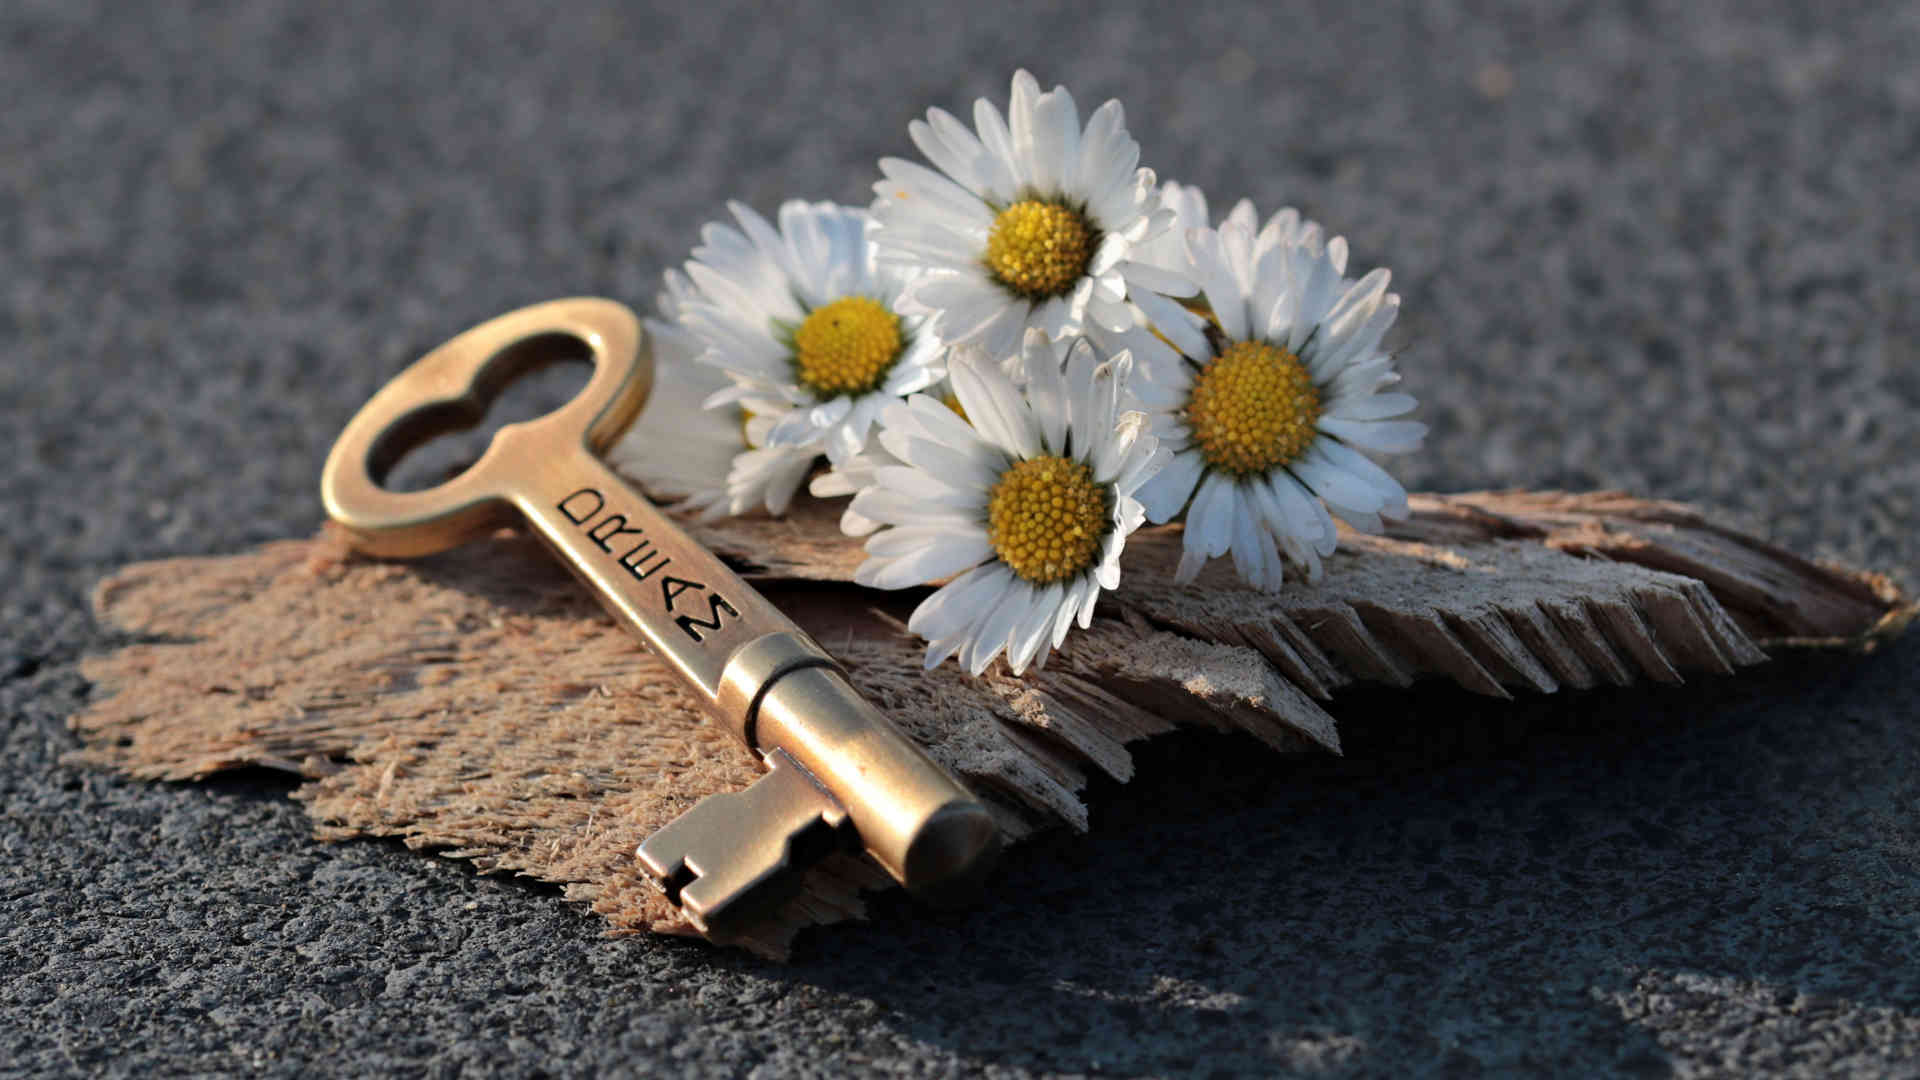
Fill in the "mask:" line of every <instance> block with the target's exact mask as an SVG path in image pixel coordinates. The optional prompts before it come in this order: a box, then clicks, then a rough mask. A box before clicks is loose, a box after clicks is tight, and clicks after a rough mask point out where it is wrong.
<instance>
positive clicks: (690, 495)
mask: <svg viewBox="0 0 1920 1080" xmlns="http://www.w3.org/2000/svg"><path fill="white" fill-rule="evenodd" d="M697 295H698V292H697V290H696V289H695V288H694V286H693V284H692V282H690V281H689V280H688V279H687V278H686V277H685V276H683V275H681V274H680V273H678V272H676V271H673V270H669V271H667V274H666V289H665V291H663V292H661V294H660V295H659V297H658V299H657V301H656V303H657V305H658V307H659V308H660V312H661V315H662V316H663V318H659V319H651V318H650V319H647V320H646V329H647V337H648V339H649V340H650V341H651V342H652V345H653V370H654V374H653V391H652V393H651V394H649V395H648V397H647V404H646V407H645V408H644V409H642V410H641V412H640V416H639V418H638V419H636V420H635V421H634V422H633V424H632V425H631V426H630V427H628V428H627V430H626V431H625V432H624V433H623V434H622V435H621V436H620V438H619V440H618V441H616V442H615V443H614V445H613V447H612V448H611V449H610V450H608V452H607V460H608V462H609V463H610V464H611V465H612V466H613V467H614V469H615V470H617V471H618V472H620V473H621V474H622V475H624V476H627V477H628V478H630V479H632V480H634V481H635V482H637V483H639V484H640V486H641V487H643V488H645V489H646V491H647V492H648V494H650V495H653V496H654V497H655V498H660V499H674V500H678V501H677V502H676V503H675V507H676V509H688V510H694V511H697V512H699V514H700V516H701V518H702V519H703V520H711V519H713V518H718V517H725V516H727V515H730V514H741V513H745V512H747V511H748V510H751V509H754V508H755V507H765V508H766V511H767V512H768V513H770V514H781V513H785V512H786V509H787V505H788V504H789V503H791V502H792V501H793V496H794V493H795V492H796V491H798V490H799V489H800V485H801V484H802V483H803V482H804V481H805V480H806V478H807V472H808V471H809V470H810V469H811V468H812V467H813V463H814V460H815V459H816V458H818V457H819V453H818V451H817V450H815V449H812V448H798V449H796V448H792V447H770V446H767V445H766V439H767V434H768V432H769V431H770V430H771V429H772V428H773V427H774V426H775V425H776V424H777V423H778V421H779V416H778V415H777V414H776V415H758V414H755V415H748V414H747V413H746V412H745V411H744V410H742V409H741V408H739V407H737V406H732V405H726V406H721V407H718V408H713V409H708V408H703V407H702V402H703V401H705V400H706V399H707V398H708V397H710V396H712V395H714V394H716V393H718V392H720V391H722V390H724V389H725V388H726V386H727V379H726V376H724V375H722V374H721V373H720V372H719V371H716V370H715V369H713V368H711V367H708V366H707V365H705V364H702V363H699V362H697V360H696V357H698V356H699V355H700V353H701V352H702V351H703V349H704V346H703V345H702V344H701V343H700V342H699V341H698V340H697V339H696V338H695V337H694V336H693V334H692V333H691V332H689V331H688V329H687V328H686V326H685V325H684V324H683V323H682V321H681V319H682V316H683V315H684V313H685V309H686V306H687V304H688V303H689V301H691V300H693V299H694V298H696V297H697Z"/></svg>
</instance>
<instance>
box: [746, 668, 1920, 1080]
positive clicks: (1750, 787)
mask: <svg viewBox="0 0 1920 1080" xmlns="http://www.w3.org/2000/svg"><path fill="white" fill-rule="evenodd" d="M1916 661H1920V640H1916V639H1914V638H1908V639H1907V640H1906V641H1904V642H1898V643H1895V645H1894V646H1893V647H1891V648H1887V649H1884V650H1882V652H1881V653H1880V654H1878V655H1874V656H1871V657H1864V658H1863V657H1855V656H1850V655H1833V654H1825V655H1797V656H1789V657H1787V658H1786V659H1784V660H1782V661H1779V662H1776V663H1774V664H1771V665H1768V666H1767V667H1765V668H1762V669H1759V670H1756V671H1752V672H1749V673H1746V674H1743V675H1742V676H1740V677H1738V678H1722V679H1709V680H1704V681H1700V682H1696V683H1693V684H1690V685H1688V686H1686V687H1682V688H1679V689H1651V690H1635V691H1620V690H1607V691H1595V692H1587V693H1569V694H1562V695H1555V696H1545V697H1540V696H1536V697H1532V698H1528V699H1525V700H1522V701H1518V702H1513V703H1506V702H1495V701H1490V700H1487V699H1484V698H1479V697H1473V696H1470V695H1467V694H1464V693H1459V692H1454V691H1451V690H1439V689H1435V688H1427V687H1420V688H1418V689H1417V692H1413V693H1402V692H1393V691H1377V692H1363V693H1356V694H1352V695H1348V696H1344V697H1342V698H1341V699H1340V700H1339V701H1338V702H1337V703H1336V707H1335V712H1336V715H1338V716H1339V717H1340V718H1341V721H1342V727H1343V731H1345V732H1346V733H1347V734H1346V738H1347V742H1346V747H1347V756H1346V757H1345V758H1344V759H1340V760H1334V759H1321V758H1301V759H1281V758H1276V757H1274V756H1273V755H1271V754H1269V753H1266V752H1265V751H1264V750H1263V749H1262V748H1261V747H1260V746H1259V745H1257V744H1256V743H1254V742H1253V741H1252V740H1251V739H1248V738H1243V737H1237V736H1236V737H1229V736H1212V735H1205V736H1203V735H1183V736H1175V737H1169V738H1165V739H1162V740H1159V741H1156V742H1154V743H1152V744H1151V745H1149V746H1147V747H1145V748H1144V749H1143V750H1141V751H1140V753H1139V754H1138V766H1139V769H1138V775H1137V776H1136V777H1135V779H1134V780H1133V781H1132V782H1131V783H1129V784H1126V785H1124V786H1122V785H1119V784H1116V783H1113V782H1104V783H1100V784H1098V785H1096V787H1095V789H1094V790H1093V791H1092V792H1091V803H1092V806H1093V810H1094V813H1093V821H1094V825H1093V831H1092V832H1091V834H1090V835H1087V836H1071V835H1056V836H1050V837H1045V838H1042V839H1041V840H1038V841H1036V842H1033V843H1030V844H1027V845H1024V846H1023V847H1021V848H1019V849H1017V850H1015V851H1014V852H1012V853H1011V854H1010V855H1009V857H1008V858H1007V860H1006V862H1005V864H1004V865H1003V867H1002V868H1001V870H1000V872H999V880H998V886H997V889H998V891H997V894H996V895H995V897H994V898H993V899H991V900H990V901H989V902H988V903H987V904H986V905H985V906H983V907H982V908H980V909H977V910H974V911H970V912H963V913H958V914H942V913H937V912H929V911H927V910H925V909H923V908H921V907H918V906H917V905H914V904H912V903H911V902H908V901H906V900H904V899H903V898H900V897H883V898H881V899H880V901H879V902H878V903H877V905H876V911H875V914H874V923H875V924H876V925H872V926H869V927H865V928H859V929H836V930H828V931H816V932H814V933H813V934H812V935H811V936H810V937H808V938H805V939H803V940H802V942H801V947H800V951H799V954H798V957H797V960H796V963H795V965H794V966H793V967H791V968H788V969H763V970H762V974H763V975H765V976H767V977H769V978H773V979H777V980H790V981H795V982H802V983H810V984H813V985H816V986H819V987H821V988H825V989H831V990H838V991H842V992H845V993H848V994H855V995H860V996H865V997H871V998H873V999H874V1000H876V1001H877V1002H879V1003H880V1004H881V1005H882V1006H883V1007H884V1008H886V1009H888V1010H890V1011H891V1012H893V1013H894V1014H896V1015H897V1017H898V1020H897V1023H899V1024H901V1025H903V1026H904V1028H905V1030H906V1032H907V1033H909V1034H911V1035H912V1036H914V1037H916V1038H919V1039H924V1040H927V1041H929V1042H932V1043H935V1044H939V1045H944V1046H948V1047H950V1048H952V1049H954V1050H956V1051H958V1052H961V1053H964V1054H969V1055H981V1056H985V1057H988V1058H990V1059H993V1060H998V1061H1000V1062H1003V1063H1006V1064H1018V1065H1027V1066H1031V1067H1036V1068H1059V1069H1075V1070H1079V1069H1094V1068H1100V1067H1105V1068H1109V1069H1119V1070H1122V1071H1129V1072H1131V1071H1139V1070H1149V1071H1178V1072H1187V1071H1195V1072H1198V1073H1201V1074H1204V1073H1206V1072H1208V1071H1209V1070H1211V1069H1216V1068H1219V1069H1224V1070H1227V1071H1229V1072H1242V1071H1246V1070H1255V1071H1260V1070H1268V1071H1270V1070H1272V1069H1274V1068H1275V1067H1276V1066H1282V1067H1284V1066H1291V1067H1295V1068H1302V1069H1307V1070H1318V1069H1322V1068H1332V1069H1334V1070H1335V1071H1342V1067H1348V1068H1353V1067H1357V1068H1363V1069H1367V1070H1369V1071H1372V1070H1377V1069H1387V1068H1392V1069H1395V1070H1398V1069H1400V1068H1422V1067H1438V1068H1440V1069H1442V1070H1443V1071H1444V1070H1446V1069H1447V1068H1448V1067H1449V1066H1452V1065H1457V1066H1460V1067H1473V1068H1478V1067H1483V1066H1487V1065H1509V1066H1518V1067H1526V1066H1529V1065H1531V1066H1535V1067H1553V1068H1555V1069H1560V1070H1565V1069H1567V1068H1569V1067H1573V1068H1577V1069H1579V1070H1581V1071H1591V1072H1600V1071H1604V1072H1610V1073H1618V1072H1628V1073H1634V1072H1641V1071H1653V1072H1656V1073H1664V1072H1666V1071H1667V1068H1668V1066H1667V1064H1666V1061H1667V1059H1666V1058H1665V1056H1664V1055H1663V1054H1662V1052H1661V1050H1660V1047H1659V1044H1658V1043H1657V1041H1656V1040H1655V1038H1654V1033H1653V1032H1652V1031H1651V1030H1648V1029H1646V1028H1644V1027H1636V1026H1635V1025H1633V1024H1631V1023H1629V1022H1628V1021H1627V1020H1626V1019H1624V1018H1623V1009H1624V1008H1625V1007H1626V1002H1627V1001H1628V1000H1629V999H1630V998H1632V996H1633V995H1634V993H1635V989H1634V987H1635V984H1636V981H1638V980H1642V979H1645V978H1648V977H1652V978H1654V979H1655V980H1656V981H1658V980H1659V979H1662V978H1665V979H1671V978H1672V977H1674V976H1675V974H1676V973H1679V974H1683V975H1684V974H1687V973H1695V974H1703V975H1706V976H1711V977H1715V978H1730V979H1733V980H1735V981H1736V982H1738V983H1740V984H1742V985H1745V984H1749V983H1751V984H1755V985H1759V986H1762V987H1773V988H1775V992H1776V993H1777V995H1778V996H1779V999H1780V1004H1781V1005H1782V1007H1786V1006H1787V1005H1788V1003H1789V1002H1792V1001H1799V1002H1803V1003H1804V1002H1809V1001H1811V1002H1816V1003H1817V1002H1827V1003H1829V1004H1836V1003H1837V1004H1843V1005H1859V1006H1868V1007H1873V1006H1880V1007H1888V1008H1892V1009H1895V1010H1898V1011H1903V1012H1909V1013H1911V1012H1915V1011H1920V974H1916V971H1920V967H1917V966H1916V963H1915V961H1916V959H1917V955H1916V953H1917V950H1916V945H1915V940H1916V935H1915V933H1914V928H1915V924H1914V920H1913V916H1912V913H1913V912H1914V911H1916V910H1920V858H1917V857H1916V856H1917V854H1920V853H1916V852H1915V850H1914V849H1913V846H1912V844H1911V842H1910V841H1907V840H1903V839H1901V837H1903V836H1904V835H1907V834H1908V833H1910V829H1908V830H1901V831H1896V830H1895V829H1893V828H1890V827H1883V826H1888V825H1891V824H1892V823H1894V822H1896V821H1899V820H1905V821H1907V822H1909V823H1910V822H1911V821H1912V819H1913V814H1914V813H1915V811H1916V810H1920V781H1916V776H1920V769H1916V768H1915V765H1916V764H1917V763H1920V729H1917V728H1916V723H1915V721H1916V719H1920V716H1916V706H1915V705H1913V704H1912V702H1913V700H1914V699H1915V693H1914V691H1915V690H1916V686H1915V681H1916V680H1915V676H1914V673H1915V670H1916V667H1917V666H1920V665H1917V664H1916Z"/></svg>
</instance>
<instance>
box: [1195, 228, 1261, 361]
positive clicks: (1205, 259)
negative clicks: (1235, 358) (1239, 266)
mask: <svg viewBox="0 0 1920 1080" xmlns="http://www.w3.org/2000/svg"><path fill="white" fill-rule="evenodd" d="M1187 258H1188V259H1189V260H1190V261H1191V263H1192V266H1193V279H1194V281H1195V282H1196V283H1197V284H1198V285H1199V286H1200V293H1201V294H1202V295H1203V296H1205V297H1206V298H1207V304H1208V306H1209V307H1211V308H1212V309H1213V316H1214V318H1216V319H1218V320H1220V329H1221V332H1222V333H1224V334H1226V336H1227V337H1228V338H1229V339H1231V340H1234V341H1238V340H1240V339H1242V338H1244V337H1246V336H1247V301H1246V297H1245V296H1244V295H1242V293H1241V291H1240V283H1239V281H1238V280H1237V279H1236V278H1235V277H1234V273H1233V267H1232V266H1231V265H1229V264H1228V262H1227V254H1226V251H1225V250H1224V249H1223V248H1222V247H1221V245H1220V234H1219V233H1217V232H1214V231H1213V230H1212V229H1190V230H1188V231H1187Z"/></svg>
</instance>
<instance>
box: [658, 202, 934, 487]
mask: <svg viewBox="0 0 1920 1080" xmlns="http://www.w3.org/2000/svg"><path fill="white" fill-rule="evenodd" d="M728 209H729V210H731V211H733V216H734V218H735V219H736V220H737V221H738V222H739V223H740V228H738V229H735V228H732V227H730V226H727V225H722V224H719V223H714V224H710V225H708V226H707V227H706V229H704V230H703V231H702V234H701V241H702V243H701V246H700V247H697V248H695V249H694V251H693V259H692V261H690V262H688V263H687V273H688V275H689V276H690V277H691V278H692V279H693V282H694V284H695V285H696V286H698V287H699V290H700V292H701V294H702V295H701V296H700V297H698V298H695V299H693V300H690V301H689V302H688V303H687V304H686V311H685V315H684V319H685V322H686V325H687V328H688V329H689V330H691V331H692V332H693V335H694V337H696V338H697V339H698V340H699V341H700V342H701V343H702V344H703V345H704V346H705V349H704V351H703V352H702V353H701V360H702V361H703V362H705V363H708V364H711V365H713V366H714V367H716V368H719V369H720V370H722V371H724V372H726V373H727V375H728V377H729V378H730V379H732V381H733V385H732V386H730V387H726V388H723V389H722V390H721V391H720V392H719V393H716V394H715V395H713V396H712V397H711V398H710V399H709V403H710V404H714V405H724V404H730V403H738V404H740V405H742V406H743V407H745V408H746V409H747V410H748V411H749V412H752V413H754V414H755V415H778V416H779V417H780V419H779V420H778V421H777V422H776V423H774V424H773V425H772V426H771V427H770V428H769V429H768V431H767V434H766V436H765V445H766V446H768V447H794V446H805V445H815V444H817V445H819V446H820V447H821V448H822V449H824V450H825V451H826V453H827V456H828V457H829V458H830V459H831V460H834V461H841V460H844V459H845V458H848V457H851V456H853V455H854V454H857V453H859V452H860V450H861V448H863V447H864V446H866V443H867V433H868V431H869V429H871V427H872V426H873V421H874V418H875V417H876V416H878V415H879V413H880V409H881V408H882V407H883V406H884V405H885V404H886V403H887V402H889V401H893V400H895V399H896V398H899V397H901V396H902V395H905V394H910V393H913V392H914V391H916V390H921V389H924V388H926V387H927V386H930V385H932V384H933V383H934V382H936V381H938V380H939V379H940V377H941V376H942V375H943V374H944V368H943V367H942V366H941V362H940V361H941V351H940V349H939V343H938V341H936V340H935V339H934V337H933V336H932V335H931V334H925V333H921V332H919V331H920V327H919V320H918V319H914V318H905V317H902V316H900V315H898V314H896V313H895V312H894V310H893V307H894V302H895V300H896V299H897V298H898V295H899V291H900V286H901V283H902V280H903V277H904V275H903V273H902V272H900V271H898V270H893V269H886V270H882V269H881V268H879V267H877V266H876V265H875V264H874V259H873V247H872V245H871V244H870V243H868V238H867V231H868V228H869V226H870V222H869V221H868V218H867V214H866V212H865V211H863V210H858V209H855V208H853V207H848V206H836V205H834V204H833V203H824V202H823V203H805V202H801V201H799V200H794V201H791V202H787V203H784V204H782V205H781V207H780V213H779V222H780V224H779V228H778V229H776V228H774V226H773V225H772V224H770V223H768V221H767V220H766V219H765V218H763V217H761V216H760V215H759V214H756V213H754V211H753V210H752V209H750V208H749V207H747V206H745V205H742V204H740V203H737V202H736V203H729V204H728Z"/></svg>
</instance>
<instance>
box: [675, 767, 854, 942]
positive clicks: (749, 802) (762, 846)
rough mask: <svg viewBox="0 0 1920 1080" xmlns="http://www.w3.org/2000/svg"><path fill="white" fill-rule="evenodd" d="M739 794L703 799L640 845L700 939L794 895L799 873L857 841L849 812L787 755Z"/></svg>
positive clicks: (766, 909) (728, 793) (724, 930)
mask: <svg viewBox="0 0 1920 1080" xmlns="http://www.w3.org/2000/svg"><path fill="white" fill-rule="evenodd" d="M766 760H767V767H768V770H769V771H768V772H767V774H766V775H765V776H762V777H761V778H760V779H758V780H756V781H754V782H753V784H752V785H750V786H749V787H747V788H746V789H745V790H742V791H734V792H727V793H723V794H718V795H709V796H708V797H706V798H705V799H702V800H700V801H699V802H698V803H696V804H695V805H694V807H693V809H691V810H688V811H687V812H686V813H684V814H682V815H680V816H679V817H677V818H675V819H674V820H673V821H672V822H670V823H668V824H667V825H666V826H665V827H663V828H661V829H660V830H659V831H657V832H655V833H654V834H653V835H652V836H649V837H648V838H647V840H646V842H645V843H643V844H641V845H640V862H641V864H642V865H643V866H644V867H645V868H646V870H647V872H648V873H649V874H651V875H653V877H654V879H655V881H657V882H658V883H659V884H660V886H661V887H662V888H663V889H665V890H666V894H667V899H668V900H670V901H672V902H673V903H674V904H675V905H677V906H678V907H679V908H680V910H681V911H682V912H683V913H685V915H686V917H687V921H688V922H690V923H692V924H693V925H694V928H695V929H697V930H699V931H700V932H701V933H703V934H714V933H719V934H724V933H726V932H727V930H728V929H729V928H731V927H734V926H738V925H741V924H743V923H746V922H750V921H752V920H753V919H754V918H756V917H759V916H761V915H764V914H766V913H767V912H768V911H770V910H771V909H772V908H774V907H776V906H777V905H778V904H779V903H780V901H782V900H785V899H786V898H787V897H789V896H791V895H793V892H794V890H795V889H797V888H798V887H799V883H800V875H799V871H800V870H802V869H804V868H805V867H807V866H810V865H812V864H813V863H815V862H817V861H819V860H820V859H822V858H824V857H826V856H827V855H828V854H830V853H832V852H834V851H839V850H844V849H846V848H848V847H849V846H851V843H852V841H854V840H855V839H857V834H853V831H852V830H851V829H849V828H848V827H847V825H848V820H847V809H846V807H844V806H842V805H840V801H839V800H838V799H835V798H834V797H833V796H832V795H831V794H830V793H828V791H827V789H825V788H823V787H821V786H820V783H819V781H817V780H815V779H814V778H813V776H812V775H811V774H809V773H808V772H807V770H806V769H804V768H802V767H801V766H800V765H799V764H798V763H796V762H795V761H794V760H793V757H792V756H791V755H789V754H788V753H787V752H786V751H785V750H775V751H774V752H773V753H771V754H768V755H767V759H766Z"/></svg>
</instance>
